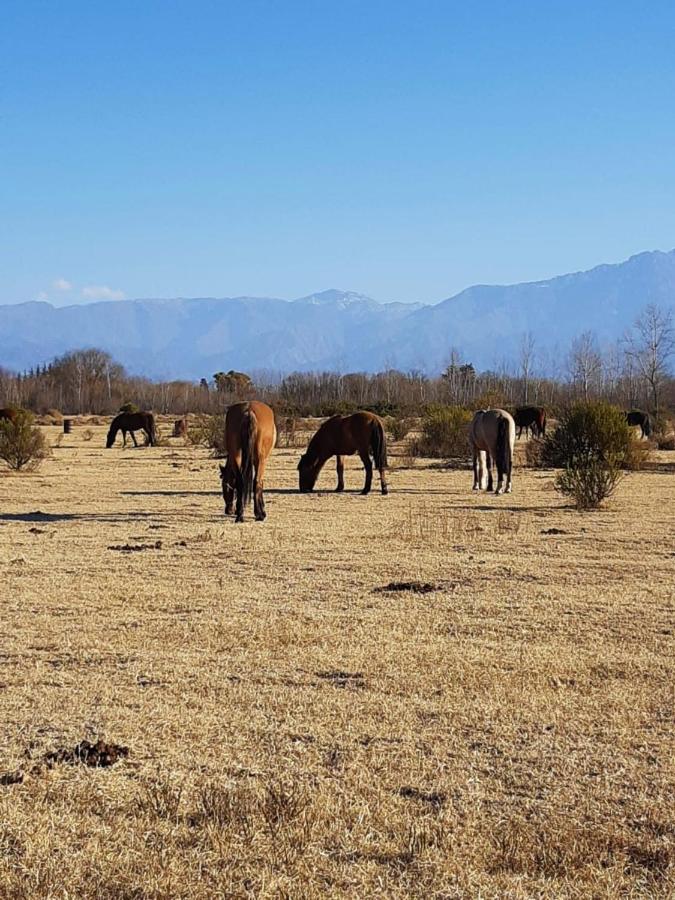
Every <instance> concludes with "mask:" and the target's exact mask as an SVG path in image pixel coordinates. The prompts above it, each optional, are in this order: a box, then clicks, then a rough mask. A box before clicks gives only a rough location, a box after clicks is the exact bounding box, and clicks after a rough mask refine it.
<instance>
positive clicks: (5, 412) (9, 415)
mask: <svg viewBox="0 0 675 900" xmlns="http://www.w3.org/2000/svg"><path fill="white" fill-rule="evenodd" d="M21 411H22V410H20V409H19V408H18V407H17V406H6V407H5V408H4V409H0V419H5V420H6V421H7V422H11V423H12V425H13V424H14V423H15V422H16V419H17V415H18V413H20V412H21Z"/></svg>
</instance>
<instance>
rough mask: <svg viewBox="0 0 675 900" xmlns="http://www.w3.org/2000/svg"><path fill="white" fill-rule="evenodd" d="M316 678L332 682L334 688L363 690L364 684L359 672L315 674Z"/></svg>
mask: <svg viewBox="0 0 675 900" xmlns="http://www.w3.org/2000/svg"><path fill="white" fill-rule="evenodd" d="M316 674H317V677H318V678H323V679H325V680H326V681H330V682H332V683H333V684H334V685H335V687H340V688H346V687H349V688H365V686H366V683H365V681H364V680H363V675H362V674H361V672H341V671H334V672H317V673H316Z"/></svg>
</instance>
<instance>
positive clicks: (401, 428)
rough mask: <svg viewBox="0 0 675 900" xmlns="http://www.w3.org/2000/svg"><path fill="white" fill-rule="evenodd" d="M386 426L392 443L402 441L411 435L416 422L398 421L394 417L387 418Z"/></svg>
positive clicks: (408, 420)
mask: <svg viewBox="0 0 675 900" xmlns="http://www.w3.org/2000/svg"><path fill="white" fill-rule="evenodd" d="M384 424H385V428H386V429H387V433H388V434H389V437H390V438H391V439H392V441H402V440H404V439H405V438H406V437H407V436H408V435H409V434H410V431H411V429H412V427H413V425H414V420H413V419H397V418H395V417H394V416H387V418H386V419H385V423H384Z"/></svg>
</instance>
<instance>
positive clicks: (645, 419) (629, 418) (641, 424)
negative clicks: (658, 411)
mask: <svg viewBox="0 0 675 900" xmlns="http://www.w3.org/2000/svg"><path fill="white" fill-rule="evenodd" d="M625 416H626V422H627V423H628V424H629V425H630V426H632V427H633V428H639V429H640V432H641V435H642V437H643V438H644V437H650V435H651V433H652V430H653V429H652V417H651V416H650V415H649V413H646V412H642V410H640V409H631V410H630V412H627V413H625Z"/></svg>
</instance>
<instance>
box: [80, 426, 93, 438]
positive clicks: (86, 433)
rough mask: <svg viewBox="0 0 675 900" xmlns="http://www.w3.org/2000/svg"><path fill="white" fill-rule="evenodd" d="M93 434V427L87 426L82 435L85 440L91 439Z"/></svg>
mask: <svg viewBox="0 0 675 900" xmlns="http://www.w3.org/2000/svg"><path fill="white" fill-rule="evenodd" d="M93 436H94V432H93V431H92V430H91V428H85V430H84V431H83V432H82V435H81V437H82V440H83V441H90V440H91V439H92V438H93Z"/></svg>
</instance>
